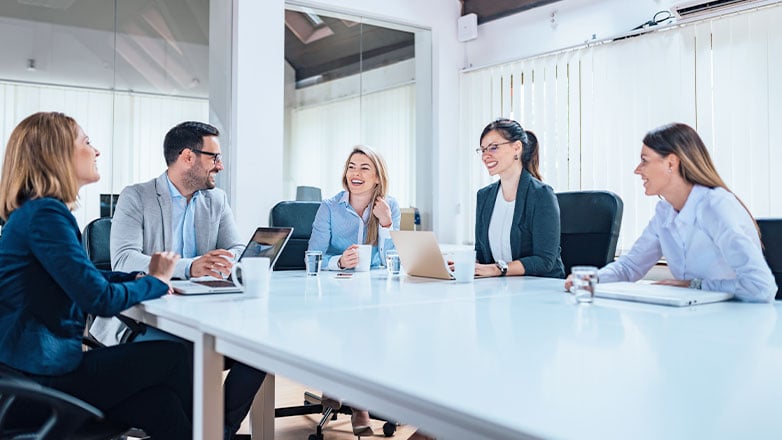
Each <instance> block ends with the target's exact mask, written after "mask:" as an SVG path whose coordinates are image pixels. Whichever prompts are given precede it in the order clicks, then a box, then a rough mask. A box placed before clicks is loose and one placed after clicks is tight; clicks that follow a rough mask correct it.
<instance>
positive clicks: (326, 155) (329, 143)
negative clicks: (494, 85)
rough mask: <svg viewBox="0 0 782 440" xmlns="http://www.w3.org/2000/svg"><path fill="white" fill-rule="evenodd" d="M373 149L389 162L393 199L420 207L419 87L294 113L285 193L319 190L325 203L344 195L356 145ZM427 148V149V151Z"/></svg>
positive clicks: (383, 92) (362, 97) (331, 103)
mask: <svg viewBox="0 0 782 440" xmlns="http://www.w3.org/2000/svg"><path fill="white" fill-rule="evenodd" d="M358 144H362V145H368V146H370V147H371V148H373V149H374V150H375V151H377V152H378V153H380V154H381V155H382V156H383V158H384V159H385V161H386V165H387V166H388V174H389V195H391V196H393V197H395V198H396V199H397V201H398V202H399V206H400V207H406V206H412V204H413V203H414V202H415V200H414V195H415V153H414V149H413V146H414V145H415V88H414V85H405V86H401V87H394V88H390V89H386V90H382V91H379V92H374V93H368V94H364V95H362V96H354V97H349V98H345V99H340V100H335V101H330V102H325V103H319V104H314V105H307V106H302V107H298V108H295V109H293V111H292V114H291V135H290V142H289V145H288V151H287V154H286V161H285V162H286V168H285V176H284V178H285V182H286V189H285V192H286V194H288V195H289V196H292V195H293V194H295V192H296V186H297V185H307V186H317V187H320V188H321V189H322V194H323V197H324V198H328V197H331V196H333V195H334V194H336V193H337V192H339V191H341V190H342V183H341V182H342V174H341V173H342V170H343V167H344V165H345V160H346V159H347V156H348V153H349V152H350V151H351V149H352V148H353V146H355V145H358ZM425 148H428V146H425Z"/></svg>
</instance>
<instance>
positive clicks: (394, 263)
mask: <svg viewBox="0 0 782 440" xmlns="http://www.w3.org/2000/svg"><path fill="white" fill-rule="evenodd" d="M400 268H401V263H400V262H399V254H398V253H397V252H396V251H393V250H391V251H387V252H386V270H388V274H389V275H399V269H400Z"/></svg>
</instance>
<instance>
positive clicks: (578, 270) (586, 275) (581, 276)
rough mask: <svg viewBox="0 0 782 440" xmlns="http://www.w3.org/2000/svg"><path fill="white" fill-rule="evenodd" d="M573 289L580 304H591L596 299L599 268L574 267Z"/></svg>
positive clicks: (571, 289)
mask: <svg viewBox="0 0 782 440" xmlns="http://www.w3.org/2000/svg"><path fill="white" fill-rule="evenodd" d="M571 270H572V274H573V278H572V280H573V287H571V288H570V291H571V292H573V294H574V295H575V296H576V302H578V303H591V302H592V301H593V300H594V298H595V284H597V268H596V267H595V266H573V269H571Z"/></svg>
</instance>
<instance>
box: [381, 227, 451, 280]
mask: <svg viewBox="0 0 782 440" xmlns="http://www.w3.org/2000/svg"><path fill="white" fill-rule="evenodd" d="M391 239H392V240H393V241H394V246H395V247H396V251H397V252H398V253H399V261H400V262H401V263H402V267H404V269H405V272H407V274H408V275H412V276H416V277H426V278H437V279H441V280H452V279H454V277H453V274H452V273H451V271H449V270H448V266H447V265H446V262H445V259H444V258H443V253H442V252H440V246H438V245H437V239H436V238H435V236H434V232H432V231H391Z"/></svg>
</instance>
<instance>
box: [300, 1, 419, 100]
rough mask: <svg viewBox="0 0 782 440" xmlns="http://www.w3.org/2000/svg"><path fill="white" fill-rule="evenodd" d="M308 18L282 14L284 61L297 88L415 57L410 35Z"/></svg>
mask: <svg viewBox="0 0 782 440" xmlns="http://www.w3.org/2000/svg"><path fill="white" fill-rule="evenodd" d="M307 15H308V14H305V13H302V12H296V11H286V12H285V25H286V26H285V60H286V61H287V62H288V64H290V65H291V66H292V67H293V68H294V70H295V71H296V81H297V82H298V83H299V84H300V85H302V84H304V83H306V84H308V85H311V84H316V83H319V82H323V81H329V80H332V79H336V78H340V77H344V76H350V75H354V74H357V73H359V72H360V71H362V70H363V71H367V70H371V69H375V68H377V67H382V66H385V65H388V64H392V63H396V62H399V61H403V60H406V59H409V58H413V57H414V56H415V37H414V35H413V34H412V33H410V32H403V31H398V30H394V29H388V28H384V27H379V26H372V25H368V24H364V23H359V22H356V21H349V20H344V19H338V18H333V17H327V16H324V15H320V16H317V18H314V17H312V16H307ZM316 23H317V24H316Z"/></svg>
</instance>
